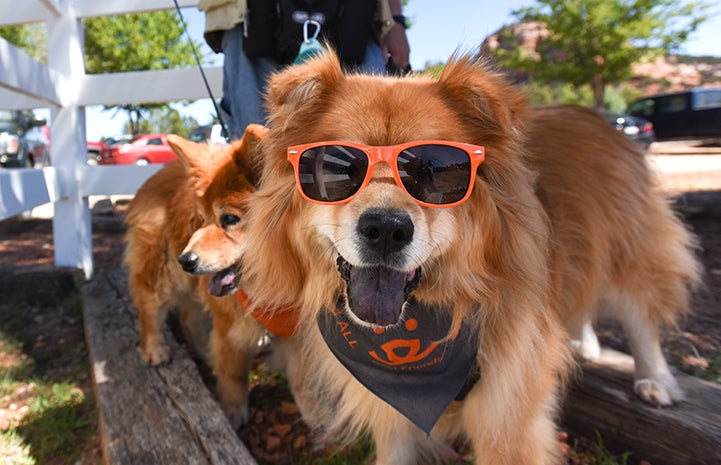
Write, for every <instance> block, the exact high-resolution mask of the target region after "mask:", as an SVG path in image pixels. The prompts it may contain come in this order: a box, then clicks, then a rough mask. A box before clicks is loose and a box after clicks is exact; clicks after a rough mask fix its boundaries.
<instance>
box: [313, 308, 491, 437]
mask: <svg viewBox="0 0 721 465" xmlns="http://www.w3.org/2000/svg"><path fill="white" fill-rule="evenodd" d="M344 306H345V301H344V300H343V298H340V299H339V301H338V302H337V304H336V308H335V309H333V310H330V311H323V312H321V313H320V314H319V316H318V327H319V329H320V332H321V334H322V335H323V339H324V340H325V342H326V344H327V345H328V347H329V348H330V350H331V352H333V354H334V355H335V356H336V358H337V359H338V360H339V361H340V362H341V363H342V364H343V366H345V367H346V369H348V371H350V373H351V374H352V375H353V376H354V377H355V378H356V379H357V380H358V381H359V382H360V383H361V384H363V385H364V386H365V387H366V388H367V389H369V390H370V391H371V392H373V393H374V394H375V395H376V396H378V397H380V398H381V399H383V400H384V401H385V402H387V403H388V404H389V405H391V406H392V407H393V408H395V409H396V410H398V411H399V412H400V413H402V414H403V415H404V416H406V417H407V418H408V419H409V420H411V421H412V422H413V423H415V424H416V425H417V426H418V427H419V428H421V429H422V430H423V431H424V432H426V434H430V432H431V430H432V429H433V425H435V424H436V422H437V421H438V418H440V416H441V415H442V414H443V412H444V411H445V409H446V407H448V405H449V404H450V403H451V402H452V401H453V400H454V399H455V398H457V397H462V396H463V395H464V394H466V393H467V389H468V388H469V384H468V383H469V382H470V383H471V384H470V385H472V383H473V382H475V381H476V380H477V379H478V378H477V366H476V357H477V351H478V347H479V345H480V335H479V334H478V332H477V331H475V329H474V328H472V327H471V325H469V324H467V323H465V322H464V324H463V325H462V326H461V329H460V331H459V333H458V335H457V336H456V337H455V338H454V339H449V340H444V338H445V337H446V336H447V335H448V332H449V330H450V328H451V323H452V317H451V312H449V311H448V310H447V309H444V308H439V307H433V306H428V305H423V304H421V303H419V302H418V301H416V300H415V299H411V300H410V301H409V302H408V303H407V304H406V308H405V311H404V315H405V319H404V320H403V321H401V322H399V323H398V324H397V325H394V326H390V327H385V328H373V329H371V328H369V327H366V326H361V325H358V324H356V323H355V321H354V320H352V319H350V318H349V317H348V315H347V314H346V313H345V311H344V310H343V307H344Z"/></svg>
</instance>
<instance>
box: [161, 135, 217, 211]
mask: <svg viewBox="0 0 721 465" xmlns="http://www.w3.org/2000/svg"><path fill="white" fill-rule="evenodd" d="M168 145H170V147H171V148H172V149H173V151H174V152H175V153H176V155H178V158H179V159H180V161H181V162H182V163H183V166H185V171H186V173H188V178H189V179H190V182H191V185H192V186H193V188H194V189H195V195H196V196H197V197H202V196H203V195H204V194H205V191H206V189H207V188H208V185H209V184H210V182H211V180H212V176H206V173H207V172H208V171H209V170H210V169H212V168H211V167H213V166H215V165H216V164H217V162H215V161H214V160H213V156H214V155H215V154H214V153H212V152H213V150H211V148H210V146H208V144H200V143H198V142H193V141H190V140H187V139H184V138H182V137H180V136H178V135H175V134H168Z"/></svg>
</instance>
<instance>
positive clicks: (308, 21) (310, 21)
mask: <svg viewBox="0 0 721 465" xmlns="http://www.w3.org/2000/svg"><path fill="white" fill-rule="evenodd" d="M309 24H311V25H313V26H315V32H314V33H313V37H308V25H309ZM318 34H320V23H319V22H318V21H315V20H313V19H306V20H305V22H304V23H303V42H305V43H306V44H309V43H310V41H311V40H313V39H316V38H317V37H318Z"/></svg>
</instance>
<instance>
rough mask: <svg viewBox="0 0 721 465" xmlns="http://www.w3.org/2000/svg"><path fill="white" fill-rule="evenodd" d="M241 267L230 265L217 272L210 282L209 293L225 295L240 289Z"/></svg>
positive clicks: (216, 295) (217, 295)
mask: <svg viewBox="0 0 721 465" xmlns="http://www.w3.org/2000/svg"><path fill="white" fill-rule="evenodd" d="M239 282H240V267H238V266H235V265H234V266H229V267H228V268H226V269H224V270H221V271H218V272H217V273H215V274H214V275H213V276H212V277H211V278H210V281H209V282H208V293H209V294H210V295H214V296H215V297H224V296H226V295H229V294H232V293H233V292H235V291H237V290H238V283H239Z"/></svg>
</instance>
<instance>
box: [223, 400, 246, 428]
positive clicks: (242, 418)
mask: <svg viewBox="0 0 721 465" xmlns="http://www.w3.org/2000/svg"><path fill="white" fill-rule="evenodd" d="M225 414H226V415H227V416H228V421H229V422H230V426H232V427H233V429H234V430H236V431H237V430H238V429H240V427H241V426H243V425H245V424H246V423H248V420H249V419H250V412H249V410H248V405H247V404H246V405H244V406H243V407H242V408H240V409H227V408H226V411H225Z"/></svg>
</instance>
